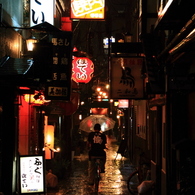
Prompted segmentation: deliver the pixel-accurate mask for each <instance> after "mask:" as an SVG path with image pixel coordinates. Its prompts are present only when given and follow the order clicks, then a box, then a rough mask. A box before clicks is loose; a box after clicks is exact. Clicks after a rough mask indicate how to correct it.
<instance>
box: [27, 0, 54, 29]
mask: <svg viewBox="0 0 195 195" xmlns="http://www.w3.org/2000/svg"><path fill="white" fill-rule="evenodd" d="M43 22H48V23H50V24H52V25H53V23H54V0H47V1H45V0H31V1H30V26H34V25H37V24H40V23H43Z"/></svg>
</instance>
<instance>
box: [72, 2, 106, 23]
mask: <svg viewBox="0 0 195 195" xmlns="http://www.w3.org/2000/svg"><path fill="white" fill-rule="evenodd" d="M104 15H105V0H90V1H87V0H71V18H72V19H96V20H97V19H101V20H102V19H104V17H105V16H104Z"/></svg>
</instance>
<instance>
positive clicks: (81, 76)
mask: <svg viewBox="0 0 195 195" xmlns="http://www.w3.org/2000/svg"><path fill="white" fill-rule="evenodd" d="M93 72H94V64H93V62H92V61H91V60H90V59H89V58H86V57H74V59H73V61H72V79H73V80H74V81H75V82H77V83H88V82H89V81H90V80H91V78H92V77H93Z"/></svg>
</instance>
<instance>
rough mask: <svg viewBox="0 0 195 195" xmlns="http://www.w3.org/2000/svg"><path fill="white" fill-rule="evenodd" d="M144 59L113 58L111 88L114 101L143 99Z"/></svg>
mask: <svg viewBox="0 0 195 195" xmlns="http://www.w3.org/2000/svg"><path fill="white" fill-rule="evenodd" d="M142 65H143V58H141V57H129V58H112V59H111V75H110V76H111V88H110V91H111V93H110V97H111V98H112V99H127V98H128V99H141V98H143V97H144V94H143V84H144V82H143V79H142V75H141V70H142Z"/></svg>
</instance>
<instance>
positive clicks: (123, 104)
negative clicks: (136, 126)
mask: <svg viewBox="0 0 195 195" xmlns="http://www.w3.org/2000/svg"><path fill="white" fill-rule="evenodd" d="M118 103H119V104H118V107H119V108H128V107H129V100H118Z"/></svg>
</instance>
